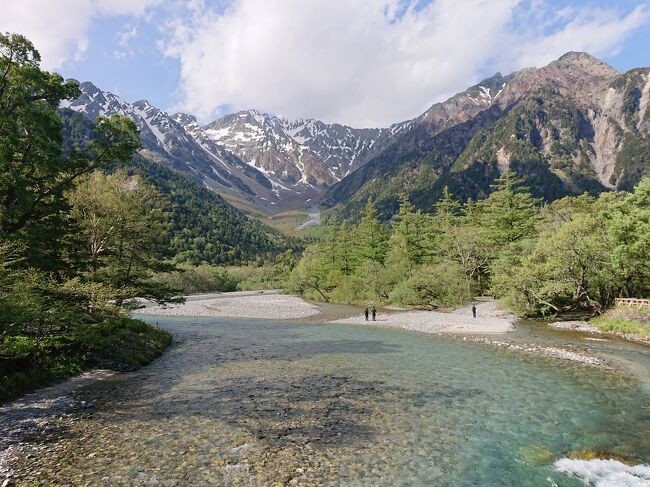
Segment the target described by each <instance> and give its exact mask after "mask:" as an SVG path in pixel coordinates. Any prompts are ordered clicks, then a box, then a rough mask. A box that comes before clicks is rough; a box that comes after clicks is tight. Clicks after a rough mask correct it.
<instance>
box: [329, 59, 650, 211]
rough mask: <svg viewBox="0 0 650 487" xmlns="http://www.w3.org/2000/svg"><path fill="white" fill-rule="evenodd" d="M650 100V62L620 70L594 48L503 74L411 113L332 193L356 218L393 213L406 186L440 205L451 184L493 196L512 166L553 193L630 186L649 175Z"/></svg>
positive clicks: (423, 201)
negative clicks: (372, 209) (367, 211)
mask: <svg viewBox="0 0 650 487" xmlns="http://www.w3.org/2000/svg"><path fill="white" fill-rule="evenodd" d="M649 101H650V68H638V69H633V70H631V71H628V72H627V73H619V72H618V71H616V70H615V69H614V68H612V67H611V66H609V65H607V64H605V63H604V62H602V61H600V60H599V59H596V58H595V57H593V56H591V55H589V54H586V53H580V52H569V53H567V54H565V55H564V56H562V57H561V58H559V59H558V60H556V61H553V62H551V63H550V64H549V65H547V66H545V67H543V68H540V69H537V68H527V69H524V70H521V71H518V72H515V73H512V74H510V75H508V76H502V75H501V74H500V73H497V74H496V75H494V76H493V77H491V78H488V79H485V80H483V81H482V82H480V83H479V84H478V85H476V86H473V87H471V88H469V89H467V90H465V91H463V92H461V93H458V94H457V95H455V96H453V97H452V98H450V99H449V100H447V101H445V102H442V103H436V104H434V105H433V106H432V107H431V108H430V109H429V110H427V111H426V112H425V113H424V114H422V115H421V116H420V117H418V118H416V119H414V120H413V121H411V122H410V123H409V125H408V128H407V129H406V130H402V131H401V132H400V133H398V134H397V135H395V136H394V137H393V138H392V139H391V141H390V143H388V144H387V145H386V147H385V148H383V149H382V150H381V152H380V153H379V154H377V155H375V156H374V157H373V158H371V159H370V160H369V161H368V162H367V163H366V164H365V165H364V166H363V167H361V168H359V169H357V170H356V171H354V172H352V173H351V174H349V175H348V176H346V177H345V178H343V179H342V180H341V181H340V182H339V183H337V184H335V185H333V186H332V187H331V188H330V189H329V191H328V193H327V195H326V196H325V198H324V201H325V202H326V203H327V204H328V205H329V206H335V205H338V206H337V210H338V213H339V214H340V215H341V216H343V217H350V216H358V215H359V214H360V212H361V209H362V208H363V206H364V205H365V203H366V202H367V201H368V199H372V200H374V201H375V202H376V205H377V207H378V209H379V211H380V214H381V216H382V218H389V217H390V216H391V215H392V214H394V213H395V211H396V210H397V208H398V195H399V194H400V193H406V194H407V195H408V196H409V198H410V200H411V201H412V202H413V203H414V204H415V205H416V206H417V207H419V208H422V209H424V210H432V209H433V208H434V205H435V203H436V201H438V200H439V199H440V196H441V194H442V191H443V188H444V187H445V186H446V187H448V188H449V190H450V192H451V193H452V194H453V195H454V197H456V198H458V199H461V200H464V199H467V198H472V199H480V198H484V197H485V196H486V195H487V194H488V193H489V192H490V183H491V182H492V181H493V180H494V179H496V178H497V177H499V175H500V174H502V173H503V172H504V171H505V170H507V169H511V170H513V171H515V172H516V173H517V174H518V175H519V176H520V177H522V178H523V179H524V180H525V183H526V185H527V186H529V187H530V189H531V191H532V194H533V195H534V196H536V197H540V198H543V199H545V200H547V201H550V200H554V199H557V198H561V197H563V196H566V195H575V194H581V193H583V192H588V193H591V194H597V193H599V192H602V191H605V190H610V189H622V190H631V189H632V188H633V187H634V186H635V184H636V183H638V182H639V181H640V180H641V178H642V177H643V176H644V175H648V174H650V161H649V158H650V107H649Z"/></svg>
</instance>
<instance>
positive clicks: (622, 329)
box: [590, 316, 650, 339]
mask: <svg viewBox="0 0 650 487" xmlns="http://www.w3.org/2000/svg"><path fill="white" fill-rule="evenodd" d="M590 323H592V324H593V325H595V326H596V327H597V328H598V329H599V330H601V331H606V332H614V333H624V334H626V333H632V334H634V335H638V336H640V337H642V338H645V339H650V326H647V325H644V324H642V323H639V322H638V321H636V320H629V319H625V318H610V317H607V316H598V317H596V318H594V319H592V320H591V321H590Z"/></svg>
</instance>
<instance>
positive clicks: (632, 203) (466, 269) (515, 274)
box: [288, 171, 650, 316]
mask: <svg viewBox="0 0 650 487" xmlns="http://www.w3.org/2000/svg"><path fill="white" fill-rule="evenodd" d="M540 205H541V202H540V201H539V200H537V199H535V198H533V197H532V196H531V194H530V192H529V191H528V189H527V188H526V187H524V186H523V184H522V181H521V180H520V179H519V178H517V177H516V175H515V174H514V173H513V172H510V171H506V172H504V173H503V174H502V175H501V176H500V177H499V178H498V179H497V180H496V181H495V183H494V184H493V185H492V192H491V193H490V194H489V195H488V196H487V197H486V198H484V199H482V200H479V201H476V202H475V201H471V200H468V201H467V202H465V203H464V204H461V203H460V202H458V201H456V200H454V199H453V197H452V196H451V193H450V191H449V190H448V189H446V188H444V189H443V198H442V199H441V200H440V201H439V202H438V203H437V204H436V206H435V211H434V212H433V213H431V214H426V213H423V212H422V211H420V210H416V209H415V208H414V206H413V205H412V204H411V203H410V202H409V200H408V198H406V197H404V196H403V197H401V198H400V207H399V210H398V211H397V213H396V215H395V217H394V218H393V220H392V221H391V222H390V224H389V225H385V226H384V227H383V230H382V232H381V234H382V235H385V237H382V239H381V240H378V242H380V243H381V247H379V245H377V246H376V248H381V249H382V252H372V251H368V250H367V249H369V248H370V249H371V248H373V247H372V246H371V245H369V244H368V242H371V241H373V240H372V238H374V237H372V236H371V235H369V232H370V231H371V230H369V229H373V230H372V232H373V233H374V234H379V232H378V230H377V228H378V227H377V226H376V225H380V224H379V222H378V221H377V220H376V216H375V215H376V213H375V212H373V211H372V208H371V207H370V204H368V205H367V207H366V210H365V215H366V216H365V217H364V218H363V219H362V220H361V222H360V223H359V224H357V225H350V224H349V223H342V224H336V223H333V224H330V225H329V226H328V227H327V228H326V229H325V230H324V235H323V236H322V238H321V239H320V240H319V241H318V242H316V243H314V244H312V245H310V246H308V248H307V249H306V251H305V253H304V254H303V257H302V259H301V260H300V262H298V265H297V266H296V267H295V269H294V270H293V272H292V274H291V278H290V279H289V286H288V289H289V290H294V291H297V292H300V293H303V294H305V295H306V296H308V297H310V298H313V299H321V300H326V301H327V300H335V301H340V302H351V303H364V302H368V301H372V302H378V303H380V302H381V303H387V304H388V303H394V304H399V305H402V306H412V307H425V308H435V307H448V306H457V305H460V304H463V303H464V302H467V301H469V300H470V299H471V298H472V296H473V295H475V294H483V293H484V292H488V293H490V294H492V295H493V296H495V297H497V298H499V299H501V300H502V301H503V302H504V303H505V304H506V305H507V306H508V307H509V308H510V309H512V310H514V311H516V312H518V313H521V314H524V315H531V316H536V315H546V314H560V313H564V312H568V311H571V310H587V311H590V312H592V313H599V312H602V311H603V310H604V309H605V308H607V307H608V306H611V304H612V303H613V302H614V299H615V298H616V297H619V296H622V297H625V296H636V297H645V296H648V295H650V268H649V265H650V223H649V222H650V179H646V180H643V181H642V182H641V183H639V185H638V186H637V187H636V189H635V191H634V192H633V193H630V194H625V193H602V194H601V195H600V196H599V197H598V198H594V197H592V196H588V195H582V196H577V197H566V198H564V199H562V200H558V201H556V202H554V203H552V204H549V205H546V206H540ZM375 221H376V223H375ZM370 222H372V224H371V223H370ZM371 237H372V238H371ZM364 239H365V240H364ZM359 249H365V250H363V251H360V250H359ZM383 249H385V251H384V250H383Z"/></svg>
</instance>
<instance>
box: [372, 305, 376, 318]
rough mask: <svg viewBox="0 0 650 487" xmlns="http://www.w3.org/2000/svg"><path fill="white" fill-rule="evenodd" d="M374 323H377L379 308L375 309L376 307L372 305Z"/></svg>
mask: <svg viewBox="0 0 650 487" xmlns="http://www.w3.org/2000/svg"><path fill="white" fill-rule="evenodd" d="M371 312H372V321H377V320H376V319H375V318H376V317H377V308H375V305H374V304H373V305H372V310H371Z"/></svg>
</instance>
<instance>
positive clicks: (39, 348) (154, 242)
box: [0, 34, 174, 399]
mask: <svg viewBox="0 0 650 487" xmlns="http://www.w3.org/2000/svg"><path fill="white" fill-rule="evenodd" d="M39 63H40V56H39V53H38V52H37V51H36V50H35V49H34V47H33V45H32V44H31V42H30V41H29V40H27V39H26V38H24V37H23V36H20V35H16V34H10V35H0V399H4V398H7V397H11V396H14V395H16V394H19V393H21V392H23V391H25V390H28V389H30V388H32V387H34V386H35V385H38V384H42V383H45V382H49V381H51V380H54V379H60V378H64V377H67V376H70V375H73V374H76V373H78V372H80V371H82V370H84V369H86V368H88V367H92V366H99V367H105V368H112V369H117V370H128V369H131V368H134V367H137V366H139V365H142V364H144V363H147V362H148V361H150V360H151V359H153V358H154V357H155V356H157V355H159V354H160V353H161V352H162V350H163V349H164V348H165V347H166V346H167V345H168V344H169V343H170V341H171V337H170V335H169V334H168V333H166V332H164V331H162V330H160V329H157V328H154V327H151V326H149V325H147V324H145V323H143V322H140V321H136V320H132V319H130V318H129V316H128V310H127V308H126V305H127V302H128V301H129V300H130V299H132V298H134V297H136V296H138V297H146V298H150V299H153V300H156V301H159V302H166V301H170V300H173V299H174V297H173V296H174V292H173V290H171V289H169V288H168V287H166V286H164V285H161V284H158V283H154V282H152V281H151V276H152V275H153V274H154V273H155V272H161V271H165V270H168V269H170V268H171V264H169V263H168V260H167V258H166V257H167V256H169V246H168V238H167V236H168V229H169V221H170V211H169V206H170V201H169V200H168V199H167V198H166V197H165V196H163V195H162V194H160V193H159V192H158V191H156V190H155V189H154V188H153V187H152V186H151V185H150V184H147V183H146V182H145V181H144V180H143V179H142V178H141V177H139V176H137V175H129V174H127V173H126V171H124V170H116V171H113V172H112V173H110V174H109V173H108V172H105V171H106V169H108V168H112V167H115V165H116V164H120V163H124V162H126V161H128V160H130V159H131V157H132V155H133V153H134V152H135V151H136V150H137V149H138V147H139V134H138V132H137V130H136V127H135V125H134V124H133V122H132V121H131V120H130V119H128V118H126V117H121V116H113V117H111V118H99V119H98V120H97V123H96V125H95V127H94V132H95V137H94V138H92V139H80V140H77V141H75V142H74V143H65V144H64V139H63V132H64V131H63V119H62V118H61V117H60V115H59V112H58V106H59V103H60V101H61V100H63V99H68V98H74V97H75V96H78V93H79V88H78V85H77V84H76V83H74V82H66V81H64V80H63V79H62V78H61V76H59V75H58V74H52V73H48V72H46V71H43V70H41V69H40V66H39Z"/></svg>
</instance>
